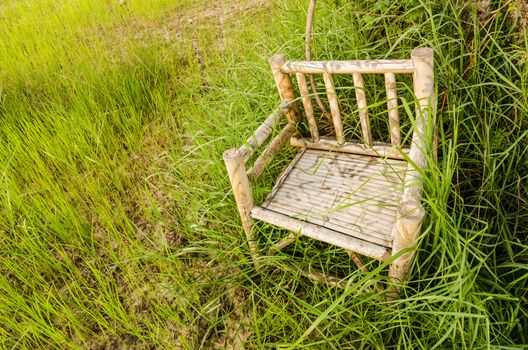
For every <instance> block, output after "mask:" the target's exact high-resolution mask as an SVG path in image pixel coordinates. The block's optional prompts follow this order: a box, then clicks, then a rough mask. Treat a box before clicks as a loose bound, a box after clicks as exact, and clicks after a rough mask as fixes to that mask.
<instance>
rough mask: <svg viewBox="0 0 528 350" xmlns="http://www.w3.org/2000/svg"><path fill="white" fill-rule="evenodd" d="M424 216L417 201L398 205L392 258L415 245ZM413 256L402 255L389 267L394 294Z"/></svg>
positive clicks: (411, 253) (408, 254) (410, 254)
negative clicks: (394, 286)
mask: <svg viewBox="0 0 528 350" xmlns="http://www.w3.org/2000/svg"><path fill="white" fill-rule="evenodd" d="M424 214H425V211H424V209H423V208H422V206H421V205H420V202H419V201H417V200H408V201H404V202H401V203H400V205H399V206H398V213H397V218H396V223H395V225H394V228H393V233H392V234H393V236H394V240H393V243H392V255H393V256H394V255H396V254H398V253H400V252H401V251H402V250H403V249H406V248H412V247H414V246H415V245H416V241H417V239H418V235H419V233H420V227H421V225H422V219H423V217H424ZM413 256H414V252H407V253H404V254H403V255H401V256H400V257H398V258H397V259H396V260H395V261H394V262H393V263H392V265H391V266H390V267H389V277H390V278H391V280H392V281H393V282H394V283H395V284H396V286H397V287H396V288H395V294H397V292H398V290H399V286H401V284H402V282H403V280H404V279H405V275H406V274H407V269H408V268H409V264H410V262H411V260H412V258H413Z"/></svg>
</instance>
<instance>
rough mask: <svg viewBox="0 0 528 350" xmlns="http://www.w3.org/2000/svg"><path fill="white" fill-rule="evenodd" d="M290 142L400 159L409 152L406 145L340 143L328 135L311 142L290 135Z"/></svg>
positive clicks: (337, 150)
mask: <svg viewBox="0 0 528 350" xmlns="http://www.w3.org/2000/svg"><path fill="white" fill-rule="evenodd" d="M290 144H291V145H292V146H293V147H299V148H309V149H317V150H322V151H333V152H343V153H350V154H362V155H366V156H376V157H382V158H385V157H386V158H391V159H400V160H404V159H405V157H404V156H403V154H402V153H409V148H408V147H403V148H401V149H398V148H396V147H392V146H390V145H387V144H382V143H381V142H378V143H376V142H375V143H374V144H373V145H372V146H367V145H365V144H363V143H360V142H345V143H344V144H342V145H340V144H339V143H338V142H337V141H336V140H335V139H333V138H329V137H321V138H320V140H319V142H312V141H310V140H307V139H305V138H302V137H298V136H292V138H291V139H290Z"/></svg>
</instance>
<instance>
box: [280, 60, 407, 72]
mask: <svg viewBox="0 0 528 350" xmlns="http://www.w3.org/2000/svg"><path fill="white" fill-rule="evenodd" d="M281 71H282V72H283V73H304V74H323V73H328V74H353V73H362V74H373V73H374V74H376V73H377V74H385V73H413V72H414V66H413V61H412V60H363V61H289V62H285V63H284V64H283V66H282V68H281Z"/></svg>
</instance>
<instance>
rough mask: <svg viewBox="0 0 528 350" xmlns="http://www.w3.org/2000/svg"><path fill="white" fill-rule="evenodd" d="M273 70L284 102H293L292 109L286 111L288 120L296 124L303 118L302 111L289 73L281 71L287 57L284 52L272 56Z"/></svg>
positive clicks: (270, 62)
mask: <svg viewBox="0 0 528 350" xmlns="http://www.w3.org/2000/svg"><path fill="white" fill-rule="evenodd" d="M268 62H269V65H270V67H271V72H272V73H273V77H274V78H275V84H277V89H278V90H279V95H280V98H281V100H282V102H286V103H289V104H292V106H291V109H290V110H289V111H288V112H287V113H286V116H287V118H288V122H290V123H291V124H295V123H297V122H299V121H300V120H301V113H300V112H299V107H298V106H297V104H296V103H295V93H294V91H293V85H292V81H291V78H290V75H289V74H288V73H283V72H282V71H281V67H282V65H283V64H284V63H285V62H286V58H285V56H284V55H283V54H278V55H275V56H272V57H271V58H270V59H269V60H268Z"/></svg>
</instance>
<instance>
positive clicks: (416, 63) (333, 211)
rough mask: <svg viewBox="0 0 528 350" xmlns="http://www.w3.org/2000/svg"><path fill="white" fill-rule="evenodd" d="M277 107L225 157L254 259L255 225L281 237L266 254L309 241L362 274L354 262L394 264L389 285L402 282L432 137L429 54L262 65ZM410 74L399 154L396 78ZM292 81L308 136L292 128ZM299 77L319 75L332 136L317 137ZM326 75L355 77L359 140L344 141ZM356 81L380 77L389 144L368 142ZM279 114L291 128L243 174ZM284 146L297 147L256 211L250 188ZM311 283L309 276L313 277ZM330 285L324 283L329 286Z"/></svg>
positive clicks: (295, 118) (296, 113)
mask: <svg viewBox="0 0 528 350" xmlns="http://www.w3.org/2000/svg"><path fill="white" fill-rule="evenodd" d="M269 63H270V66H271V70H272V72H273V76H274V77H275V82H276V85H277V88H278V90H279V94H280V98H281V101H282V103H281V106H282V112H283V113H281V111H278V112H275V113H273V114H272V115H270V116H269V117H268V118H267V119H266V120H265V121H264V123H263V124H262V125H260V126H259V127H258V128H257V130H256V131H255V132H254V133H253V134H252V136H251V137H250V138H249V139H248V140H247V143H246V144H245V145H243V146H241V147H239V148H233V149H229V150H227V151H226V152H224V154H223V158H224V162H225V165H226V167H227V172H228V174H229V179H230V181H231V185H232V188H233V192H234V195H235V199H236V204H237V207H238V210H239V213H240V218H241V219H242V224H243V227H244V231H245V233H246V235H247V239H248V243H249V248H250V252H251V254H252V255H253V256H254V257H255V258H256V259H257V258H258V254H259V253H258V247H257V244H256V237H254V235H253V233H252V227H253V222H254V220H260V221H263V222H266V223H268V224H271V225H274V226H277V227H280V228H284V229H287V230H289V231H291V234H290V235H288V236H287V237H286V238H284V239H282V240H280V241H279V242H277V243H276V244H275V245H274V246H273V247H272V248H271V249H270V250H269V252H268V253H269V254H273V253H274V252H276V251H278V250H281V249H283V248H285V247H286V246H288V245H289V244H291V243H292V242H294V241H295V240H296V238H297V237H298V236H306V237H310V238H312V239H316V240H319V241H322V242H326V243H329V244H332V245H335V246H338V247H341V248H343V249H345V250H347V251H348V252H349V253H350V254H351V257H352V259H353V260H354V261H355V262H356V263H357V264H358V265H359V267H360V268H361V269H365V266H364V265H363V264H362V260H361V259H360V258H359V256H358V254H359V255H364V256H367V257H370V258H373V259H377V260H379V261H385V260H387V259H390V258H391V257H392V256H395V255H397V254H398V257H395V258H394V260H393V262H392V264H391V265H390V267H389V272H388V274H389V277H390V278H391V279H392V280H393V281H394V282H396V285H399V283H400V282H401V281H402V280H403V279H404V277H405V275H406V270H407V268H408V265H409V263H410V261H411V259H412V256H413V253H412V252H411V251H407V252H403V253H402V250H404V249H405V248H408V247H412V246H413V245H414V244H415V243H416V240H417V238H418V235H419V232H420V226H421V222H422V218H423V216H424V210H423V208H422V206H421V191H422V181H421V171H420V169H421V168H423V167H424V166H425V164H426V156H427V153H429V152H428V151H427V149H428V148H431V147H428V146H427V145H428V144H430V142H428V141H430V140H428V139H427V138H429V137H428V135H430V133H428V132H427V130H426V128H427V125H428V118H429V116H430V114H431V111H432V107H431V106H432V99H433V94H434V71H433V63H434V58H433V50H432V49H430V48H418V49H415V50H413V51H412V53H411V59H407V60H378V61H325V62H323V61H286V60H285V56H284V55H276V56H273V57H271V58H270V59H269ZM397 73H398V74H399V73H412V74H413V89H414V97H415V99H416V119H415V121H414V123H413V127H414V130H412V132H413V136H412V142H411V145H410V147H404V146H403V145H402V141H401V136H400V120H399V115H398V110H397V106H398V102H397V95H396V78H395V74H397ZM290 74H295V77H296V80H297V83H298V87H299V91H300V94H301V97H300V100H302V103H303V105H304V111H305V113H304V114H305V116H306V118H307V121H308V125H309V130H310V137H309V138H305V137H301V136H300V135H298V134H297V132H296V125H297V123H298V122H299V121H300V120H301V112H300V109H299V107H298V105H297V103H296V101H297V98H296V96H295V94H294V88H293V84H292V80H291V78H290ZM305 74H322V75H323V79H324V82H325V87H326V94H327V96H328V102H329V105H330V111H331V115H332V122H333V127H334V129H335V137H324V136H320V135H319V131H318V128H317V125H316V120H315V118H314V113H313V108H312V102H311V96H310V94H309V92H308V86H307V83H306V77H305ZM333 74H352V75H353V81H354V87H355V92H356V98H357V105H358V110H359V118H360V123H361V130H362V136H363V140H362V141H351V140H348V141H347V140H345V137H344V133H343V125H342V121H341V116H340V110H339V105H338V100H337V95H336V89H335V87H334V84H333V80H332V75H333ZM363 74H384V76H385V85H386V94H387V100H388V103H387V110H388V117H389V127H390V138H391V143H390V144H383V143H380V142H376V141H373V140H372V136H371V130H370V120H369V117H368V113H367V101H366V97H365V91H364V84H363V76H362V75H363ZM282 114H285V115H286V116H287V119H288V124H287V125H286V126H285V127H284V128H283V129H282V130H281V131H280V132H279V133H278V135H277V136H276V137H275V138H273V139H272V140H271V142H270V143H269V145H268V146H267V148H265V150H264V151H263V152H262V154H261V155H260V156H259V157H258V158H257V159H256V160H255V162H254V165H253V166H252V167H250V168H249V169H247V170H246V166H245V164H246V162H247V161H248V159H249V158H250V157H251V156H253V155H254V154H255V152H256V150H257V148H258V147H259V146H261V145H262V144H263V143H264V142H265V140H266V139H267V138H268V137H269V136H270V134H271V133H272V131H273V129H274V128H275V127H276V126H277V125H278V123H279V121H280V118H281V115H282ZM288 140H289V141H290V144H291V145H292V146H294V147H297V148H299V152H298V153H297V156H296V157H295V159H294V160H293V161H292V163H291V164H290V165H289V166H288V167H287V168H286V169H285V170H284V171H283V173H282V174H281V176H279V178H278V179H277V181H276V184H275V186H274V188H273V190H272V191H271V193H270V194H269V196H268V197H267V199H266V200H265V201H264V203H262V204H261V205H260V206H255V204H254V201H253V198H252V195H251V188H250V179H251V180H254V179H256V178H257V177H258V176H259V175H260V174H261V173H262V172H263V170H264V169H265V167H266V166H267V165H268V164H269V163H270V161H271V160H272V158H273V156H274V155H275V154H277V152H278V151H279V150H280V149H281V147H282V146H283V145H285V144H286V143H287V142H288ZM313 275H314V274H312V276H313ZM328 280H331V279H327V281H328Z"/></svg>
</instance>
